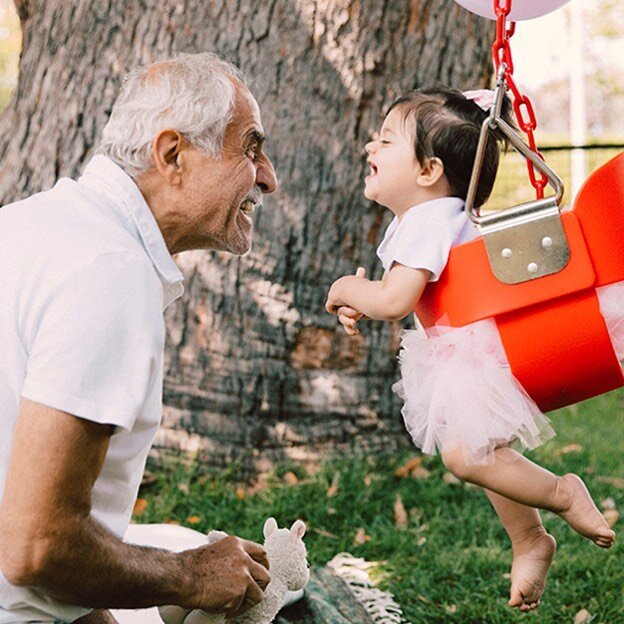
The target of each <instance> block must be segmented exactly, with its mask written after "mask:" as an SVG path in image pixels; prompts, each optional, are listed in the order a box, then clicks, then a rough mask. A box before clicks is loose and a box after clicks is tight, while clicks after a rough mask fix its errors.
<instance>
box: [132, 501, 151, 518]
mask: <svg viewBox="0 0 624 624" xmlns="http://www.w3.org/2000/svg"><path fill="white" fill-rule="evenodd" d="M146 509H147V501H146V500H145V499H144V498H137V499H136V501H134V509H133V510H132V514H133V515H135V516H140V515H141V514H142V513H143V512H144V511H145V510H146Z"/></svg>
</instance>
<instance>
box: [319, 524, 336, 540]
mask: <svg viewBox="0 0 624 624" xmlns="http://www.w3.org/2000/svg"><path fill="white" fill-rule="evenodd" d="M312 531H314V533H318V534H319V535H322V536H323V537H331V539H340V538H339V537H338V536H337V535H335V534H334V533H330V532H329V531H324V530H323V529H317V528H315V527H312Z"/></svg>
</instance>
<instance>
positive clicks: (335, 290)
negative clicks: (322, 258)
mask: <svg viewBox="0 0 624 624" xmlns="http://www.w3.org/2000/svg"><path fill="white" fill-rule="evenodd" d="M365 276H366V269H365V268H364V267H358V269H357V271H356V272H355V277H365ZM349 280H353V276H346V275H344V276H343V277H340V278H339V279H337V280H336V281H335V282H334V283H333V284H332V285H331V288H330V289H329V293H328V294H327V301H326V302H325V309H326V310H327V311H328V312H329V313H330V314H338V310H339V309H340V308H341V307H346V304H345V301H344V300H343V298H342V296H341V293H342V290H343V289H344V283H345V281H349ZM358 320H359V319H358ZM341 322H342V321H341Z"/></svg>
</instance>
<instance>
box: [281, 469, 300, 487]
mask: <svg viewBox="0 0 624 624" xmlns="http://www.w3.org/2000/svg"><path fill="white" fill-rule="evenodd" d="M282 479H283V480H284V483H285V484H286V485H297V483H299V479H298V478H297V475H296V474H295V473H294V472H287V473H285V474H284V476H283V477H282Z"/></svg>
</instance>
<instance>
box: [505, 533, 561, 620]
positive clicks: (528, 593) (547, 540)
mask: <svg viewBox="0 0 624 624" xmlns="http://www.w3.org/2000/svg"><path fill="white" fill-rule="evenodd" d="M556 548H557V542H555V538H554V537H553V536H552V535H549V534H548V533H546V531H545V529H544V528H543V527H540V528H539V530H537V531H536V533H535V534H534V535H532V536H530V537H527V539H525V540H523V541H522V542H519V543H515V544H514V545H513V553H514V554H513V563H512V564H511V590H510V592H509V603H508V604H509V606H510V607H517V608H519V609H520V611H531V610H532V609H535V608H536V607H537V606H538V605H539V601H540V598H541V596H542V594H543V593H544V588H545V587H546V577H547V576H548V570H549V569H550V563H551V561H552V558H553V555H554V554H555V549H556Z"/></svg>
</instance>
